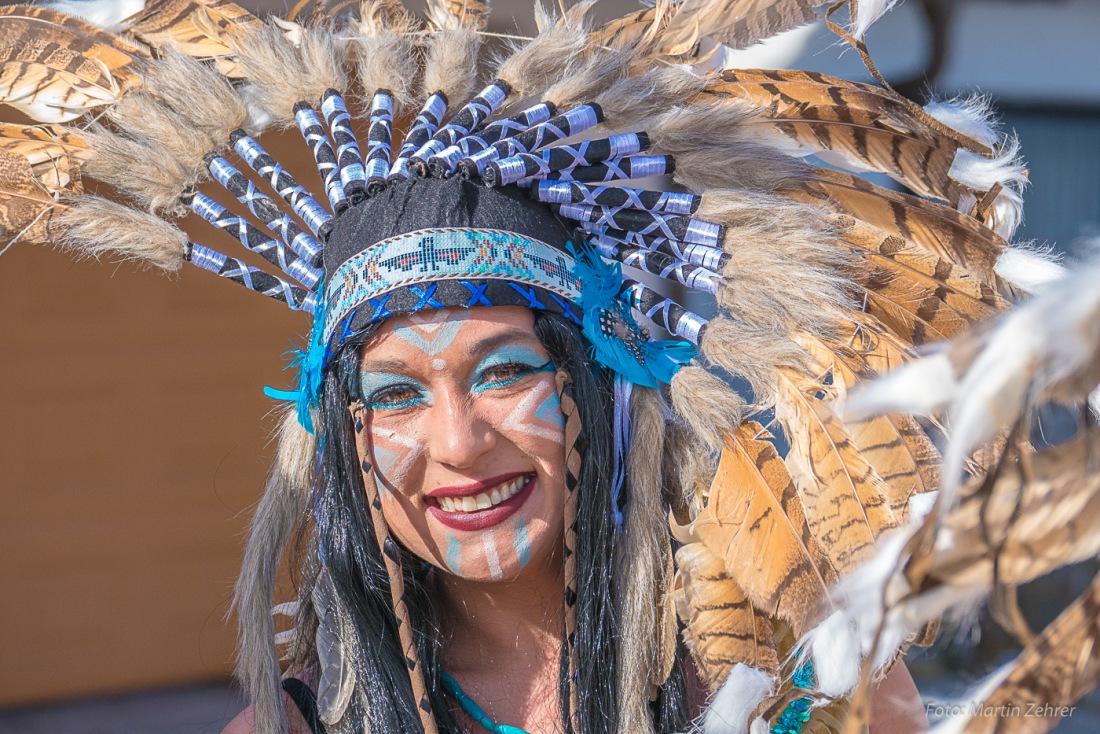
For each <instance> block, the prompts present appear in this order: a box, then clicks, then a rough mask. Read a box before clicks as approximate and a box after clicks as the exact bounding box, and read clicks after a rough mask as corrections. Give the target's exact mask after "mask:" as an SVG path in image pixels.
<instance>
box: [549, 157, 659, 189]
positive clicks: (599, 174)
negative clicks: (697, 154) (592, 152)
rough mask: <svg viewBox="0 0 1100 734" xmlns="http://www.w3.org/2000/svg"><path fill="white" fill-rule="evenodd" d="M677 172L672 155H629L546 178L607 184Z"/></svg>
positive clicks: (558, 172) (556, 173) (560, 172)
mask: <svg viewBox="0 0 1100 734" xmlns="http://www.w3.org/2000/svg"><path fill="white" fill-rule="evenodd" d="M675 170H676V164H675V161H674V160H673V158H672V156H670V155H629V156H625V157H623V158H610V159H608V160H606V161H604V162H603V163H597V164H595V165H592V166H587V167H585V168H573V169H570V170H568V171H556V172H554V173H551V174H550V175H548V176H547V177H546V179H547V180H548V181H577V182H579V183H607V182H609V181H620V180H623V179H628V178H645V177H647V176H664V175H667V174H671V173H672V172H673V171H675Z"/></svg>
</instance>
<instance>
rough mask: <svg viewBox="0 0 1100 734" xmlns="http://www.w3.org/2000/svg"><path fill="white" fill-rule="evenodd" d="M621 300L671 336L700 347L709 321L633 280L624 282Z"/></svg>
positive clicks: (620, 295)
mask: <svg viewBox="0 0 1100 734" xmlns="http://www.w3.org/2000/svg"><path fill="white" fill-rule="evenodd" d="M619 298H621V299H622V300H624V301H625V302H626V303H628V304H629V305H630V306H632V307H633V308H636V309H638V310H639V311H641V312H642V313H643V314H645V315H646V317H647V318H649V319H650V320H651V321H653V323H655V324H657V325H658V326H660V327H661V328H663V329H664V330H666V331H668V332H669V333H671V334H675V335H676V336H678V337H680V338H681V339H687V340H688V341H689V342H691V343H692V344H694V345H696V346H698V345H699V339H700V338H701V337H702V334H703V329H704V328H705V327H706V325H707V320H706V319H704V318H703V317H702V316H700V315H699V314H697V313H694V312H692V311H688V310H687V309H686V308H684V307H683V306H681V305H680V304H678V303H676V301H674V300H672V299H671V298H665V297H664V296H662V295H661V294H660V293H657V292H656V291H654V290H652V289H650V288H648V287H646V286H644V285H642V284H641V283H638V282H637V281H633V280H624V281H623V288H622V290H621V291H619Z"/></svg>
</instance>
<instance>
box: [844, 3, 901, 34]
mask: <svg viewBox="0 0 1100 734" xmlns="http://www.w3.org/2000/svg"><path fill="white" fill-rule="evenodd" d="M897 2H898V0H859V3H858V4H857V3H855V2H850V3H849V4H848V7H849V8H855V10H853V11H852V15H853V17H852V23H851V26H850V28H849V30H850V31H851V34H852V35H853V36H855V37H856V38H859V39H862V38H863V37H864V36H865V35H867V30H868V29H869V28H870V27H871V26H872V25H874V24H875V23H876V22H877V21H878V19H879V18H881V17H882V16H884V15H886V13H888V12H889V11H890V9H891V8H893V7H894V6H895V5H897Z"/></svg>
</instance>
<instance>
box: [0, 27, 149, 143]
mask: <svg viewBox="0 0 1100 734" xmlns="http://www.w3.org/2000/svg"><path fill="white" fill-rule="evenodd" d="M141 61H142V58H141V54H140V52H139V51H138V50H137V49H136V48H135V47H134V46H133V45H131V44H130V43H129V42H126V41H124V40H122V39H120V38H117V37H116V36H114V35H112V34H110V33H108V32H107V31H104V30H102V29H99V28H96V27H95V26H92V25H90V24H88V23H85V22H83V21H80V20H78V19H75V18H71V17H69V16H67V15H64V14H62V13H58V12H56V11H52V10H49V9H48V8H34V7H27V6H22V5H13V6H8V7H5V8H0V104H8V105H11V106H12V107H14V108H16V109H18V110H19V111H21V112H23V113H24V114H26V115H28V116H29V117H31V118H32V119H34V120H37V121H39V122H68V121H70V120H74V119H76V118H78V117H80V116H81V115H83V114H84V113H85V112H87V111H89V110H90V109H92V108H94V107H99V106H102V105H109V104H112V103H114V102H115V101H117V100H118V98H119V96H121V95H122V94H123V93H124V92H125V91H126V90H127V89H130V88H132V87H136V86H139V85H140V84H141V75H140V73H139V69H140V66H141Z"/></svg>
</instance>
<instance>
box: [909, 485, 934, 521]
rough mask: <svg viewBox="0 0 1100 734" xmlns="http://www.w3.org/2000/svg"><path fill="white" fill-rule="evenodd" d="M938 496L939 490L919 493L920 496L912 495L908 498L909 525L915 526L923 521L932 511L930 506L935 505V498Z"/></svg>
mask: <svg viewBox="0 0 1100 734" xmlns="http://www.w3.org/2000/svg"><path fill="white" fill-rule="evenodd" d="M939 496H940V492H939V490H938V489H937V490H935V491H932V492H921V493H920V494H914V495H910V496H909V524H910V525H916V524H917V523H920V522H921V521H922V520H924V518H925V516H927V515H928V513H929V512H931V511H932V505H934V504H935V503H936V498H937V497H939Z"/></svg>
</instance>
